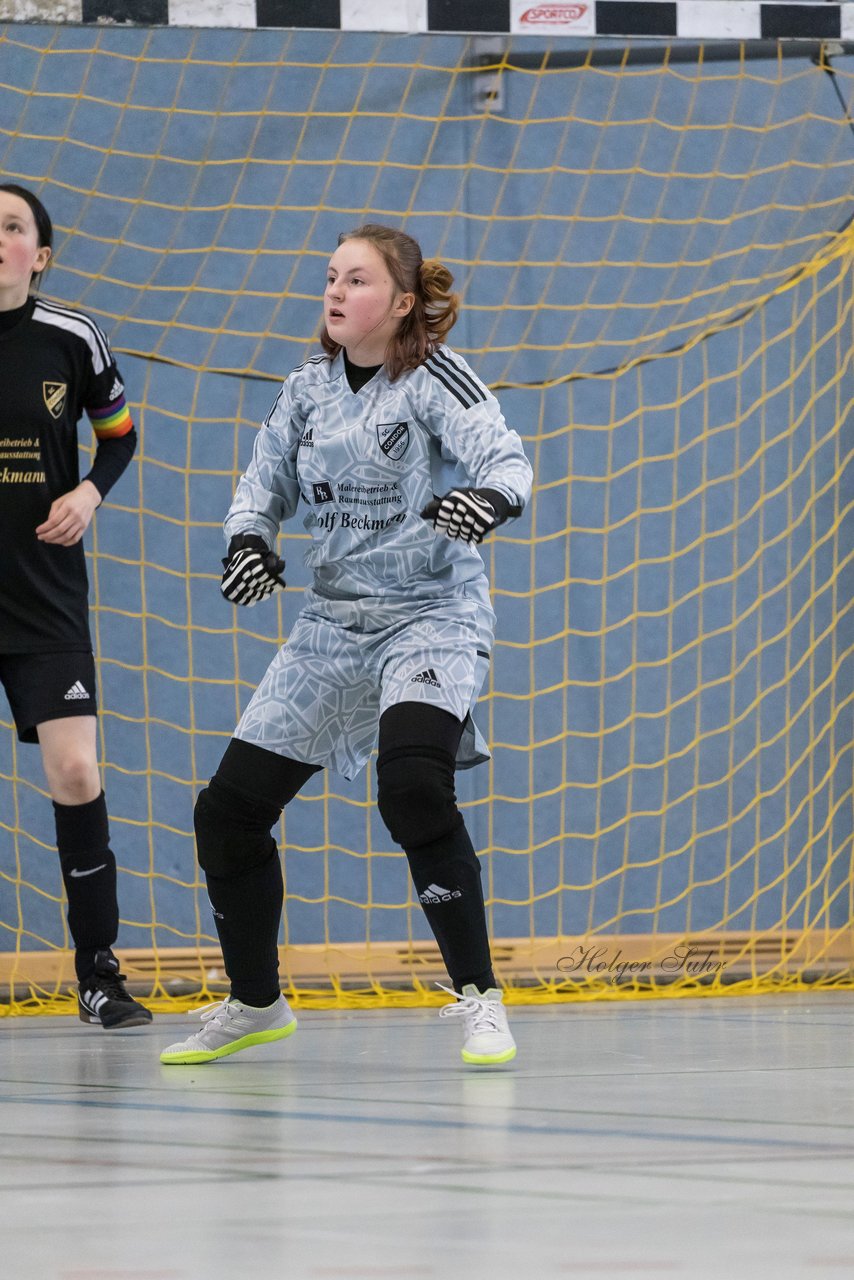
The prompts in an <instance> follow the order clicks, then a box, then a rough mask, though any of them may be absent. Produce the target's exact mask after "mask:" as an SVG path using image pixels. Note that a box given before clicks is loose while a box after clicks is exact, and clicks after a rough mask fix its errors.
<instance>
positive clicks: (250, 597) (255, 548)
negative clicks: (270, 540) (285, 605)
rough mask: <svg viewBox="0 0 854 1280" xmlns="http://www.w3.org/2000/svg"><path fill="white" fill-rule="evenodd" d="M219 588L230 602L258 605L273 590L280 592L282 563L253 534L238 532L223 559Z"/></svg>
mask: <svg viewBox="0 0 854 1280" xmlns="http://www.w3.org/2000/svg"><path fill="white" fill-rule="evenodd" d="M222 563H223V568H224V569H225V572H224V573H223V575H222V583H221V584H220V591H221V592H222V594H223V595H224V596H225V598H226V600H230V601H231V603H232V604H245V605H252V604H257V603H258V601H259V600H266V599H267V597H268V596H271V595H272V594H273V592H274V591H283V590H284V588H285V580H284V578H283V577H282V576H281V575H282V573H283V571H284V568H285V562H284V560H281V559H280V558H279V557H278V556H277V555H276V553H275V551H271V550H270V548H269V547H268V546H267V544H266V542H265V541H264V539H263V538H259V537H258V536H257V534H254V533H237V534H235V536H234V537H233V538H232V539H231V542H229V544H228V555H227V556H226V558H225V559H224V560H223V562H222Z"/></svg>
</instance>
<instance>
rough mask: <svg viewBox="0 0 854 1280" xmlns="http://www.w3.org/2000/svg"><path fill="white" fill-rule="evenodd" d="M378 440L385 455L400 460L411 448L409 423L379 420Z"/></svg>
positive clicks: (394, 460)
mask: <svg viewBox="0 0 854 1280" xmlns="http://www.w3.org/2000/svg"><path fill="white" fill-rule="evenodd" d="M377 440H378V441H379V444H380V448H381V449H382V451H383V453H384V454H385V456H386V457H387V458H391V460H392V462H399V461H400V459H401V458H402V457H403V455H404V454H405V453H406V450H407V449H408V448H409V423H408V422H378V423H377Z"/></svg>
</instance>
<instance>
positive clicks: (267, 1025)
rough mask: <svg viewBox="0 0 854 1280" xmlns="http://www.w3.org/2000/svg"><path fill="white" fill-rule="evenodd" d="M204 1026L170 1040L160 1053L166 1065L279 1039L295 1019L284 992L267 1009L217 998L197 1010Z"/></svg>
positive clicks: (291, 1028)
mask: <svg viewBox="0 0 854 1280" xmlns="http://www.w3.org/2000/svg"><path fill="white" fill-rule="evenodd" d="M199 1013H200V1014H201V1019H202V1022H204V1023H205V1026H203V1027H202V1029H201V1031H197V1032H196V1033H195V1034H194V1035H192V1036H190V1037H189V1039H187V1040H182V1041H181V1042H180V1044H170V1046H169V1048H168V1049H164V1050H163V1052H162V1053H161V1055H160V1061H161V1062H165V1063H166V1064H167V1066H185V1065H191V1064H192V1063H195V1062H213V1061H214V1059H215V1058H225V1057H227V1056H228V1054H230V1053H239V1052H240V1050H241V1049H249V1048H251V1046H252V1045H253V1044H266V1043H267V1042H268V1041H270V1040H282V1039H284V1037H285V1036H289V1035H292V1034H293V1032H294V1031H296V1029H297V1020H296V1018H295V1017H294V1015H293V1012H292V1011H291V1007H290V1005H289V1004H288V1002H287V1000H286V999H285V997H284V996H283V995H280V996H279V998H278V1000H277V1001H276V1002H275V1004H271V1005H268V1007H267V1008H266V1009H254V1008H253V1007H252V1006H251V1005H248V1004H241V1003H240V1001H239V1000H232V999H231V998H230V997H229V998H228V999H226V1000H222V1001H217V1003H216V1004H213V1005H205V1007H204V1008H203V1009H200V1010H199Z"/></svg>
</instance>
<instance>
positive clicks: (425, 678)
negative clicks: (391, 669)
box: [409, 667, 442, 689]
mask: <svg viewBox="0 0 854 1280" xmlns="http://www.w3.org/2000/svg"><path fill="white" fill-rule="evenodd" d="M409 683H410V684H432V685H433V686H434V688H436V689H441V687H442V686H441V685H440V684H439V681H438V680H437V679H436V672H435V671H434V670H433V668H432V667H428V668H427V670H426V671H419V673H418V675H417V676H413V677H412V679H411V680H410V681H409Z"/></svg>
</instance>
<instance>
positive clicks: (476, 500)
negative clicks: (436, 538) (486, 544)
mask: <svg viewBox="0 0 854 1280" xmlns="http://www.w3.org/2000/svg"><path fill="white" fill-rule="evenodd" d="M510 514H511V507H510V503H509V501H508V500H507V498H505V496H504V494H503V493H499V492H498V490H497V489H452V490H451V491H450V493H446V494H445V496H444V498H434V499H433V501H432V502H428V503H427V506H426V507H425V508H424V510H423V511H422V512H421V516H422V518H423V519H424V520H429V521H430V522H431V524H432V525H433V528H434V529H435V530H436V532H437V533H442V534H444V535H445V537H446V538H451V539H452V540H453V541H455V542H468V543H473V542H483V540H484V538H485V537H486V535H487V534H488V533H491V532H492V530H493V529H497V528H498V526H499V525H500V524H503V523H504V521H505V520H506V519H507V517H508V516H509V515H510Z"/></svg>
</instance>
